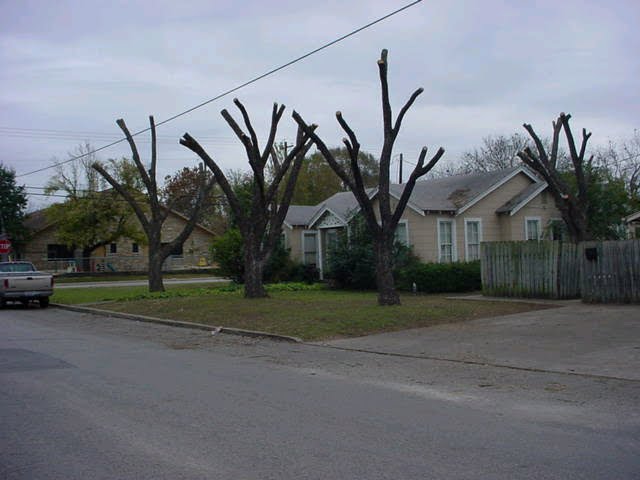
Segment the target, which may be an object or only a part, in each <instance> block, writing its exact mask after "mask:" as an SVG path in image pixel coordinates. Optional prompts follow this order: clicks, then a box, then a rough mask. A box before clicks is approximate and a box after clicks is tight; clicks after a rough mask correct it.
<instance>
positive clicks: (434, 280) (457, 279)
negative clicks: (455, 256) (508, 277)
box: [396, 261, 482, 293]
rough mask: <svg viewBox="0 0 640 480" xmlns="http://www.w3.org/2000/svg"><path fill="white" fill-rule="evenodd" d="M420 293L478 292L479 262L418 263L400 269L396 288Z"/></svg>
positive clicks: (479, 285)
mask: <svg viewBox="0 0 640 480" xmlns="http://www.w3.org/2000/svg"><path fill="white" fill-rule="evenodd" d="M414 283H415V284H416V288H417V291H418V292H421V293H445V292H446V293H453V292H471V291H475V290H480V289H481V288H482V282H481V279H480V261H474V262H456V263H419V264H413V265H410V266H408V267H405V268H402V269H400V271H399V272H398V279H397V284H396V287H397V288H398V289H399V290H407V291H412V289H413V284H414Z"/></svg>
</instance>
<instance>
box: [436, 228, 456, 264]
mask: <svg viewBox="0 0 640 480" xmlns="http://www.w3.org/2000/svg"><path fill="white" fill-rule="evenodd" d="M436 221H437V222H438V224H437V225H438V228H437V230H436V235H437V236H438V238H437V239H436V245H438V263H447V262H445V261H443V260H442V255H441V246H442V245H441V244H440V225H441V224H442V223H443V222H448V223H450V224H451V262H456V261H458V252H457V248H456V220H455V218H443V217H440V218H438V219H437V220H436Z"/></svg>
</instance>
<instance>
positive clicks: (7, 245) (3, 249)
mask: <svg viewBox="0 0 640 480" xmlns="http://www.w3.org/2000/svg"><path fill="white" fill-rule="evenodd" d="M10 251H11V241H10V240H9V239H6V238H5V239H3V240H0V253H9V252H10Z"/></svg>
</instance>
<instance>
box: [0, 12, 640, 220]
mask: <svg viewBox="0 0 640 480" xmlns="http://www.w3.org/2000/svg"><path fill="white" fill-rule="evenodd" d="M407 3H409V1H408V0H405V1H392V0H387V1H382V0H374V1H372V0H362V1H361V0H340V1H334V0H325V1H322V2H306V1H299V0H298V1H284V0H270V1H267V0H262V1H255V0H254V1H238V0H235V1H226V0H215V1H212V0H205V1H201V2H199V1H189V0H184V1H182V2H176V1H175V0H171V1H157V0H156V1H104V0H100V1H94V0H83V1H79V0H75V1H66V0H57V1H29V0H0V12H1V15H0V162H1V163H3V164H4V165H5V166H10V167H12V168H13V169H15V171H16V173H17V174H18V175H20V174H23V173H26V172H30V171H32V170H35V169H38V168H41V167H44V166H47V165H50V164H51V163H52V161H53V160H54V158H57V159H58V160H64V159H67V158H68V152H70V151H73V150H74V148H75V147H76V146H77V145H78V144H79V143H81V142H83V141H85V140H87V141H90V142H91V144H92V145H94V146H96V147H99V146H102V145H104V144H107V143H110V142H111V141H113V140H116V139H118V138H119V136H120V135H119V133H120V131H119V129H118V127H117V126H116V125H115V120H116V119H117V118H121V117H122V118H124V119H125V120H126V122H127V124H128V125H129V126H130V128H131V130H138V129H142V128H144V127H146V126H148V120H147V118H148V115H150V114H153V115H154V116H155V118H156V121H161V120H163V119H165V118H168V117H170V116H172V115H175V114H176V113H179V112H180V111H182V110H185V109H187V108H189V107H192V106H194V105H196V104H198V103H200V102H202V101H204V100H207V99H209V98H211V97H214V96H216V95H218V94H219V93H221V92H223V91H225V90H227V89H229V88H232V87H235V86H236V85H238V84H241V83H243V82H245V81H247V80H249V79H251V78H253V77H255V76H257V75H259V74H261V73H264V72H266V71H268V70H270V69H271V68H273V67H276V66H278V65H280V64H283V63H286V62H287V61H289V60H292V59H293V58H296V57H298V56H300V55H302V54H304V53H306V52H307V51H310V50H312V49H314V48H317V47H318V46H320V45H322V44H324V43H326V42H328V41H331V40H333V39H335V38H337V37H339V36H341V35H343V34H345V33H348V32H349V31H351V30H353V29H355V28H357V27H360V26H362V25H364V24H366V23H368V22H370V21H372V20H374V19H376V18H378V17H381V16H383V15H385V14H387V13H389V12H391V11H393V10H395V9H397V8H399V7H401V6H403V5H405V4H407ZM638 20H640V2H638V1H637V0H629V1H608V2H603V1H601V0H600V1H570V0H565V1H563V2H558V1H557V0H555V1H535V2H519V1H517V2H516V1H493V0H482V1H459V2H455V1H428V0H425V1H423V2H421V3H419V4H417V5H415V6H413V7H411V8H410V9H408V10H406V11H404V12H402V13H399V14H398V15H396V16H394V17H392V18H389V19H387V20H385V21H384V22H382V23H379V24H377V25H375V26H373V27H371V28H370V29H368V30H366V31H363V32H361V33H359V34H357V35H356V36H354V37H351V38H349V39H347V40H345V41H343V42H341V43H339V44H337V45H335V46H333V47H331V48H329V49H327V50H324V51H322V52H320V53H318V54H316V55H313V56H311V57H309V58H307V59H305V60H303V61H302V62H299V63H297V64H295V65H293V66H291V67H289V68H287V69H286V70H283V71H280V72H278V73H276V74H274V75H273V76H271V77H269V78H266V79H264V80H261V81H259V82H257V83H255V84H253V85H251V86H249V87H246V88H244V89H242V90H240V91H239V92H237V93H235V94H234V95H233V96H237V97H238V98H240V99H241V100H242V101H243V102H244V103H245V105H246V107H247V108H248V110H249V113H250V115H251V117H252V119H253V121H254V125H255V127H256V129H257V131H258V133H259V135H261V136H262V137H264V135H265V134H266V129H267V128H268V122H269V118H270V114H271V106H272V104H273V102H274V101H277V102H279V103H283V104H285V105H286V106H287V111H286V113H285V117H284V118H283V120H282V122H281V129H280V131H279V134H278V139H281V140H289V141H292V140H293V138H294V136H295V127H294V125H295V124H294V122H293V120H292V119H291V117H290V114H291V112H292V110H293V109H294V108H295V109H296V110H297V111H298V112H300V114H301V115H302V116H303V117H304V118H305V119H306V120H307V121H309V122H315V123H317V124H319V126H320V127H319V133H320V135H321V136H322V137H323V138H324V140H325V142H326V143H328V144H329V145H338V144H339V143H340V141H341V138H342V137H343V133H342V132H341V130H340V129H339V127H338V126H337V123H336V121H335V117H334V115H335V111H336V110H341V111H342V112H343V115H344V117H345V119H347V121H348V122H349V123H350V124H351V126H352V127H353V129H354V130H355V131H356V133H357V135H358V136H359V139H360V143H361V144H362V146H363V148H364V149H366V150H368V151H371V152H372V153H374V154H376V155H377V153H378V152H379V150H380V146H381V139H382V134H381V112H380V93H379V88H380V85H379V80H378V70H377V66H376V60H377V59H378V58H379V55H380V50H381V49H382V48H387V49H388V50H389V83H390V90H391V97H392V102H393V106H394V113H396V112H397V111H398V110H399V108H400V107H401V106H402V104H403V103H404V101H405V100H406V99H407V98H408V97H409V95H410V94H411V93H412V92H413V90H415V89H416V88H417V87H423V88H424V93H423V94H422V95H421V96H420V97H419V99H418V100H417V102H416V103H415V106H414V107H413V109H412V110H411V111H410V112H409V114H408V115H407V116H406V117H405V122H404V128H403V130H402V132H401V134H400V137H399V139H398V142H397V145H396V150H395V152H394V153H396V154H397V153H400V152H403V153H404V154H405V158H406V159H407V160H409V161H415V158H416V157H417V155H418V152H419V151H420V149H421V148H422V146H424V145H426V146H428V147H429V148H430V150H431V151H433V152H435V150H436V149H437V148H438V147H439V146H442V147H444V148H445V149H446V154H445V157H444V159H443V163H444V162H455V161H457V160H458V159H459V157H460V154H461V153H462V152H464V151H465V150H469V149H472V148H474V147H477V146H479V145H481V143H482V138H483V137H485V136H487V135H497V134H506V135H510V134H511V133H513V132H518V131H519V132H523V133H524V130H523V129H522V123H523V122H528V123H532V124H533V126H534V128H535V129H536V130H537V131H538V132H539V133H540V134H541V135H544V136H547V135H549V134H550V133H551V121H552V120H553V119H554V118H555V117H556V116H557V115H558V113H559V112H561V111H565V112H568V113H571V114H572V115H573V119H572V124H573V126H574V129H580V128H582V127H586V128H587V129H589V130H591V131H593V137H592V141H593V143H594V145H596V144H603V143H606V142H607V141H608V140H609V139H612V140H618V139H621V138H626V137H630V136H631V135H632V134H633V131H634V129H636V128H639V127H640V121H639V113H640V93H639V89H638V79H639V78H640V61H639V58H638V53H639V52H640V33H638V32H639V29H638V28H637V24H638ZM233 96H229V97H225V98H223V99H221V100H218V101H216V102H213V103H211V104H209V105H208V106H206V107H204V108H202V109H199V110H197V111H195V112H193V113H191V114H189V115H186V116H184V117H181V118H179V119H177V120H175V121H173V122H171V123H169V124H167V125H164V126H162V127H160V128H159V130H158V135H159V137H160V142H159V171H160V175H165V174H170V173H173V172H175V171H177V170H178V169H180V168H181V167H183V166H193V165H195V164H197V160H196V158H195V157H194V155H193V154H191V152H189V151H188V150H187V149H185V148H184V147H182V146H180V145H179V144H178V140H179V138H180V136H181V135H182V133H184V132H186V131H188V132H189V133H191V134H192V135H193V136H195V137H196V138H200V139H201V140H202V142H201V143H203V144H204V146H205V147H206V148H207V150H208V152H209V153H210V154H211V156H212V157H213V158H214V159H216V160H217V161H218V162H219V163H220V165H221V166H222V167H223V169H231V168H233V169H246V165H247V162H246V159H245V158H244V156H243V150H242V148H241V147H240V144H239V143H238V141H237V139H236V138H235V137H234V135H233V133H232V132H231V130H230V129H229V127H228V126H227V124H226V123H225V122H224V120H223V119H222V117H221V116H220V113H219V112H220V110H221V109H223V108H228V109H229V110H230V111H231V112H232V113H233V114H237V110H236V109H235V107H234V106H233V104H232V99H233ZM578 131H579V130H578ZM139 138H140V142H141V147H142V151H143V152H145V153H146V152H147V147H148V137H139ZM128 154H129V151H128V149H127V147H126V144H122V145H119V146H117V147H113V148H111V149H109V150H106V151H103V152H101V153H100V154H99V155H100V156H101V158H102V159H106V158H110V157H120V156H123V155H128ZM52 172H53V171H52V170H49V171H47V172H42V173H38V174H33V175H29V176H22V177H19V178H18V181H19V182H20V183H21V184H23V183H24V184H26V185H27V186H30V187H41V186H43V185H44V184H45V183H46V181H47V179H48V178H49V177H50V176H51V174H52ZM29 191H30V192H37V191H38V190H36V189H29ZM43 202H44V200H43V198H42V197H35V196H34V197H32V198H31V204H30V207H31V208H35V207H37V206H40V205H42V204H43Z"/></svg>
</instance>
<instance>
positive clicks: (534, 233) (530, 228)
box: [527, 220, 540, 240]
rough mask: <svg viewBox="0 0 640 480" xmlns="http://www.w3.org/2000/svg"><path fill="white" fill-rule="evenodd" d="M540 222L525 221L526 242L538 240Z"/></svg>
mask: <svg viewBox="0 0 640 480" xmlns="http://www.w3.org/2000/svg"><path fill="white" fill-rule="evenodd" d="M539 227H540V222H539V221H538V220H527V240H539V239H540V233H539V232H540V228H539Z"/></svg>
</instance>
